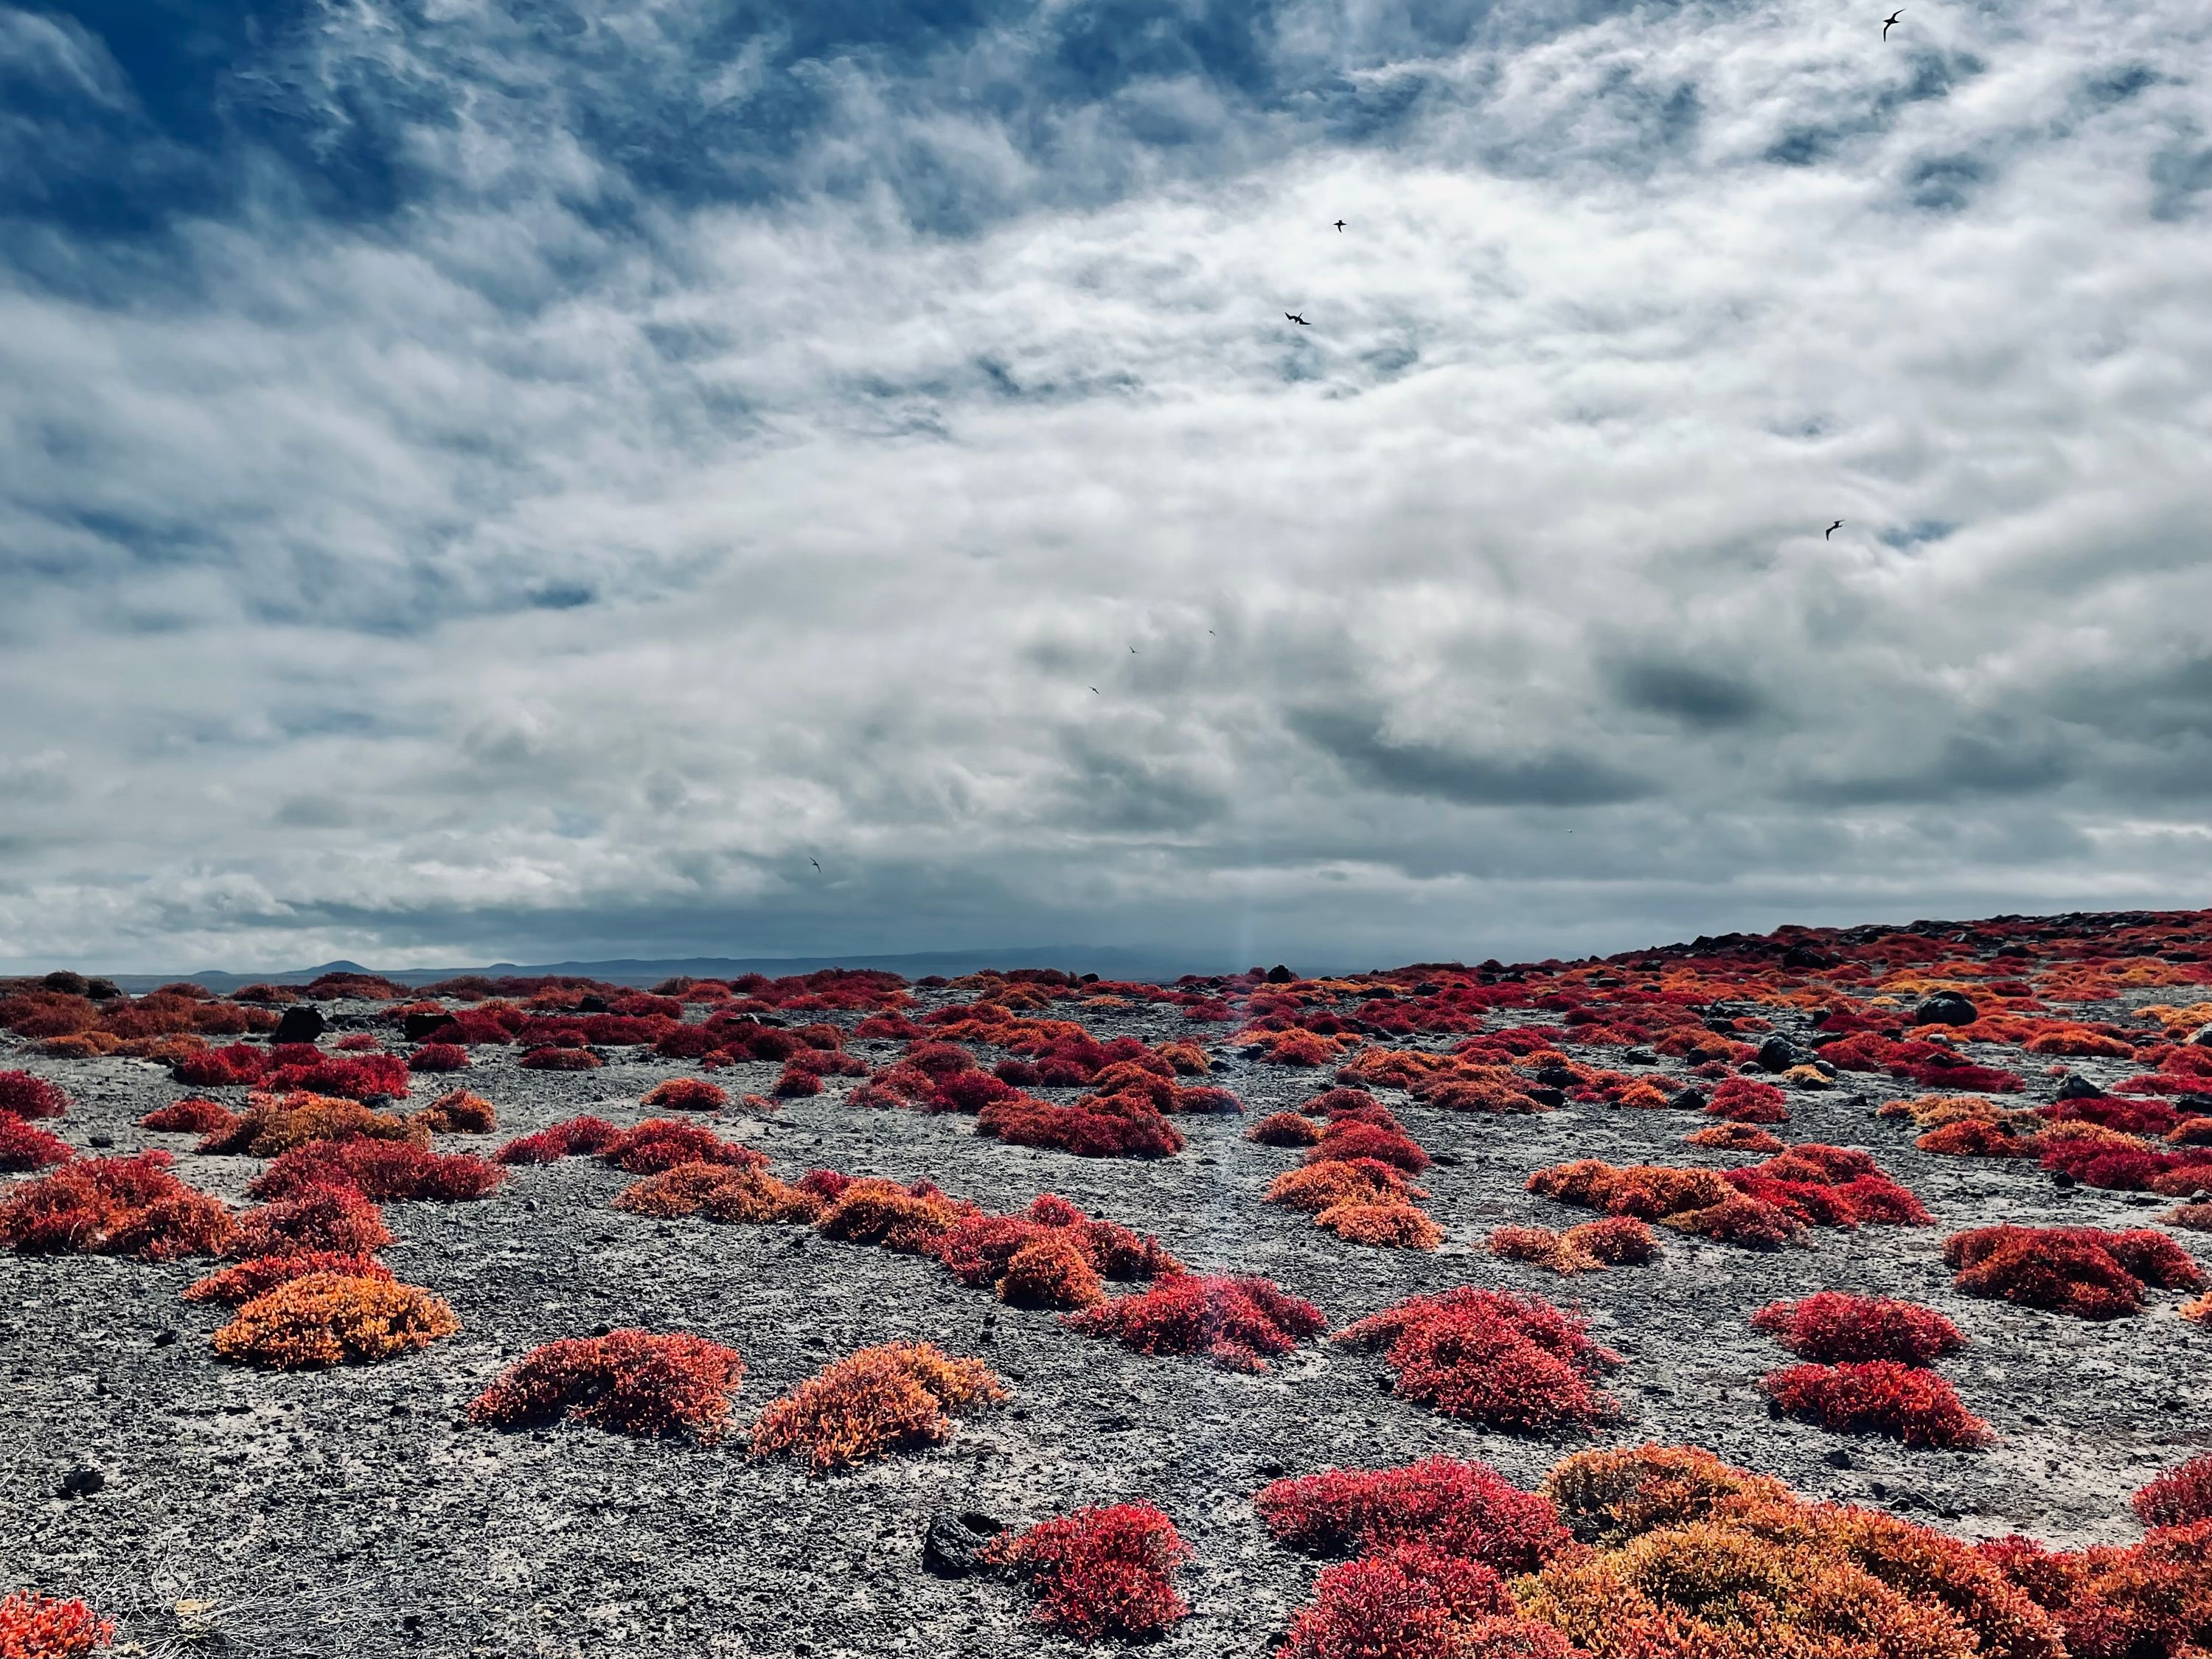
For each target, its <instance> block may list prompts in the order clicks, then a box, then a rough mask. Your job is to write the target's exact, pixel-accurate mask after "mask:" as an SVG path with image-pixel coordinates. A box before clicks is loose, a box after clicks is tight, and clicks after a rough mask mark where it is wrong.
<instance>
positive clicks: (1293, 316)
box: [1283, 311, 1313, 328]
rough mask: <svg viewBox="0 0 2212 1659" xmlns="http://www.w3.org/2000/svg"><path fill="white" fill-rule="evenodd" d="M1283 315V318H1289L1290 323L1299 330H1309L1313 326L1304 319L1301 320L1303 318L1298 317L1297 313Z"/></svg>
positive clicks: (1287, 312)
mask: <svg viewBox="0 0 2212 1659" xmlns="http://www.w3.org/2000/svg"><path fill="white" fill-rule="evenodd" d="M1283 315H1284V316H1285V317H1287V318H1289V319H1291V321H1292V322H1294V323H1296V324H1297V325H1298V326H1299V327H1300V328H1311V327H1312V326H1313V325H1312V324H1311V323H1310V322H1308V321H1307V320H1306V319H1304V318H1303V317H1301V316H1299V315H1298V313H1297V312H1295V311H1286V312H1285V313H1283Z"/></svg>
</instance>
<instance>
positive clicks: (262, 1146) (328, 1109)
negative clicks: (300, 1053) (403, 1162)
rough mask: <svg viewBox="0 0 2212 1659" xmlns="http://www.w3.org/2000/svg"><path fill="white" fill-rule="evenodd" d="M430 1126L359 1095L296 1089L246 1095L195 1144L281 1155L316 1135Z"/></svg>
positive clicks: (226, 1152) (386, 1135)
mask: <svg viewBox="0 0 2212 1659" xmlns="http://www.w3.org/2000/svg"><path fill="white" fill-rule="evenodd" d="M429 1133H430V1132H429V1131H428V1129H426V1128H424V1127H422V1125H420V1124H418V1123H413V1122H410V1121H408V1120H407V1119H406V1118H404V1117H399V1116H397V1115H393V1114H392V1113H389V1112H380V1111H376V1110H374V1109H371V1108H369V1107H368V1106H365V1105H363V1104H362V1103H361V1102H359V1101H356V1100H344V1099H340V1098H338V1097H336V1096H331V1095H314V1094H301V1093H293V1094H287V1095H271V1094H253V1095H249V1096H247V1097H246V1111H245V1112H244V1114H243V1115H239V1116H236V1117H234V1118H233V1119H231V1121H229V1122H228V1123H227V1124H224V1125H222V1126H220V1127H216V1129H213V1130H211V1131H210V1133H209V1134H208V1136H207V1138H206V1139H204V1140H203V1141H201V1142H200V1144H199V1146H197V1147H196V1148H195V1149H194V1150H195V1151H197V1152H209V1153H215V1154H219V1155H223V1156H231V1157H246V1158H275V1157H276V1156H277V1154H279V1153H280V1152H289V1150H290V1149H291V1148H293V1147H295V1146H301V1145H303V1144H304V1143H306V1142H307V1141H310V1140H411V1141H415V1142H416V1143H417V1144H420V1143H422V1142H423V1141H425V1140H427V1139H429Z"/></svg>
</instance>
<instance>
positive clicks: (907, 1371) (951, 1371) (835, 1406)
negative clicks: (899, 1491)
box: [751, 1342, 1009, 1474]
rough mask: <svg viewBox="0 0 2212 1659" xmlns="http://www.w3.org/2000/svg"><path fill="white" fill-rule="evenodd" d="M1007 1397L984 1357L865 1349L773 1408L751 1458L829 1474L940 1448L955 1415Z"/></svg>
mask: <svg viewBox="0 0 2212 1659" xmlns="http://www.w3.org/2000/svg"><path fill="white" fill-rule="evenodd" d="M1008 1397H1009V1395H1008V1394H1007V1390H1006V1384H1005V1383H1004V1382H1003V1381H1002V1380H1001V1379H1000V1378H999V1377H998V1376H996V1375H994V1373H993V1372H992V1370H991V1369H990V1368H989V1367H988V1366H987V1365H986V1364H984V1363H983V1362H982V1361H981V1360H980V1359H956V1358H950V1357H948V1356H947V1355H945V1353H943V1352H939V1350H938V1348H937V1347H936V1346H934V1345H933V1344H931V1343H927V1342H919V1343H893V1344H890V1345H889V1346H884V1347H877V1348H863V1349H861V1350H860V1352H858V1353H854V1354H849V1355H848V1356H847V1357H846V1358H842V1359H840V1360H838V1361H837V1362H836V1364H832V1365H829V1366H827V1367H825V1368H824V1369H823V1370H821V1371H819V1372H817V1374H816V1375H814V1376H811V1377H809V1378H808V1379H807V1380H806V1381H805V1382H804V1383H800V1384H799V1386H798V1387H797V1388H795V1389H793V1390H792V1391H791V1392H790V1393H789V1394H787V1395H784V1396H783V1397H782V1398H781V1399H780V1400H777V1401H775V1402H773V1403H772V1404H771V1405H769V1407H768V1408H767V1409H766V1410H765V1411H763V1413H761V1414H760V1416H759V1418H758V1419H757V1420H756V1421H755V1423H754V1424H753V1427H752V1435H751V1455H752V1456H754V1457H756V1458H762V1457H774V1456H778V1455H791V1456H793V1457H797V1458H799V1459H802V1460H803V1461H804V1462H805V1463H806V1465H807V1467H808V1468H809V1469H810V1470H811V1472H812V1473H814V1474H829V1472H831V1471H832V1470H835V1469H846V1468H853V1467H854V1466H855V1465H857V1464H860V1463H865V1462H869V1461H870V1460H871V1459H873V1458H877V1457H880V1456H883V1455H884V1454H885V1453H887V1452H891V1451H897V1450H902V1449H907V1448H908V1447H914V1446H927V1445H936V1444H939V1443H942V1442H944V1441H945V1440H949V1439H950V1438H951V1436H952V1427H953V1425H952V1414H953V1413H968V1412H970V1411H974V1410H976V1409H979V1408H981V1407H987V1406H996V1405H1000V1404H1002V1403H1003V1402H1004V1401H1006V1399H1007V1398H1008Z"/></svg>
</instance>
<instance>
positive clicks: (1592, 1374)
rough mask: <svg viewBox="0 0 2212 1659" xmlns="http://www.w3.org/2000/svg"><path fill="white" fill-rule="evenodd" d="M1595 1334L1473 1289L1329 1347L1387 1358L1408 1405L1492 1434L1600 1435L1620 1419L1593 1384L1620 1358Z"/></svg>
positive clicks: (1565, 1317)
mask: <svg viewBox="0 0 2212 1659" xmlns="http://www.w3.org/2000/svg"><path fill="white" fill-rule="evenodd" d="M1329 1340H1331V1341H1332V1342H1334V1343H1337V1344H1339V1345H1340V1346H1346V1347H1351V1348H1358V1349H1364V1350H1367V1351H1370V1352H1372V1351H1376V1350H1381V1351H1383V1363H1384V1364H1387V1365H1388V1366H1389V1368H1390V1369H1391V1370H1393V1371H1395V1373H1397V1377H1398V1384H1397V1392H1398V1394H1399V1395H1401V1397H1403V1398H1405V1399H1407V1400H1413V1401H1419V1402H1420V1403H1422V1404H1424V1405H1429V1406H1433V1407H1435V1408H1436V1409H1437V1411H1439V1412H1442V1413H1443V1414H1444V1415H1446V1416H1448V1417H1456V1418H1460V1419H1463V1420H1465V1421H1468V1422H1474V1423H1480V1424H1483V1425H1486V1426H1487V1427H1490V1428H1495V1429H1501V1430H1505V1431H1512V1432H1520V1433H1546V1432H1549V1431H1554V1430H1559V1429H1564V1428H1583V1429H1595V1428H1597V1427H1598V1426H1599V1425H1602V1424H1605V1423H1608V1422H1611V1421H1612V1420H1613V1419H1614V1418H1616V1417H1617V1416H1618V1415H1619V1414H1620V1407H1619V1405H1618V1403H1617V1402H1616V1401H1613V1399H1612V1397H1611V1396H1609V1395H1606V1394H1604V1393H1602V1392H1601V1391H1600V1390H1599V1389H1597V1388H1596V1387H1595V1381H1596V1379H1597V1378H1599V1377H1600V1376H1603V1375H1604V1374H1605V1373H1606V1372H1607V1371H1609V1370H1616V1369H1618V1368H1619V1366H1620V1364H1621V1360H1620V1355H1618V1354H1616V1353H1614V1352H1612V1351H1611V1350H1610V1349H1607V1348H1601V1347H1600V1346H1597V1345H1596V1344H1595V1343H1594V1342H1592V1341H1591V1340H1589V1322H1588V1321H1587V1320H1585V1319H1583V1318H1580V1317H1579V1316H1575V1315H1571V1314H1568V1313H1565V1312H1564V1311H1563V1310H1560V1309H1559V1308H1556V1307H1554V1306H1553V1305H1552V1304H1550V1303H1548V1302H1547V1301H1545V1300H1543V1299H1542V1298H1541V1297H1526V1296H1516V1295H1514V1294H1512V1293H1510V1292H1509V1291H1487V1290H1479V1289H1476V1288H1474V1286H1471V1285H1469V1286H1462V1288H1460V1289H1458V1290H1455V1291H1445V1292H1443V1293H1442V1294H1441V1295H1434V1296H1415V1297H1408V1298H1407V1300H1405V1301H1403V1302H1401V1303H1398V1304H1395V1306H1392V1307H1389V1308H1386V1309H1384V1310H1383V1311H1382V1312H1381V1313H1379V1314H1374V1315H1370V1316H1369V1317H1367V1318H1365V1319H1363V1320H1360V1321H1358V1322H1356V1323H1354V1324H1352V1325H1347V1326H1346V1327H1345V1328H1344V1329H1342V1330H1340V1331H1339V1332H1337V1333H1336V1334H1334V1335H1333V1336H1332V1337H1331V1338H1330V1339H1329Z"/></svg>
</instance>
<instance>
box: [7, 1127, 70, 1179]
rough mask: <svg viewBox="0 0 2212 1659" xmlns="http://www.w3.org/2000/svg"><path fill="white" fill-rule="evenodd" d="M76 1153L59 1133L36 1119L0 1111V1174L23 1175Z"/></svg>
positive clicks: (59, 1162) (63, 1161)
mask: <svg viewBox="0 0 2212 1659" xmlns="http://www.w3.org/2000/svg"><path fill="white" fill-rule="evenodd" d="M74 1157H76V1152H73V1151H72V1150H71V1149H70V1144H69V1143H68V1142H67V1141H65V1140H64V1139H62V1138H61V1137H60V1136H59V1135H57V1134H50V1133H47V1132H46V1130H44V1129H41V1128H40V1127H38V1125H36V1124H35V1123H27V1122H25V1121H23V1120H22V1119H21V1118H20V1117H9V1116H8V1115H5V1114H0V1175H24V1174H27V1173H28V1172H29V1171H31V1170H43V1169H46V1168H47V1167H48V1166H49V1165H51V1164H66V1163H68V1162H69V1161H70V1159H71V1158H74Z"/></svg>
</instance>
